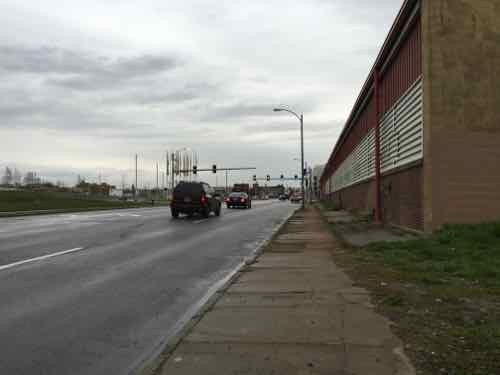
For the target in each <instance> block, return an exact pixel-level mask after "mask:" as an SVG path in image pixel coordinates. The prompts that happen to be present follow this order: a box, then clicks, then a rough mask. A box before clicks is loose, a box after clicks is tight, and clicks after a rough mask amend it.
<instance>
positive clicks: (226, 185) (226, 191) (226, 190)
mask: <svg viewBox="0 0 500 375" xmlns="http://www.w3.org/2000/svg"><path fill="white" fill-rule="evenodd" d="M227 192H228V190H227V169H226V193H227Z"/></svg>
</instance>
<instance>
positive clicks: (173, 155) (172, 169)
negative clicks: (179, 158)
mask: <svg viewBox="0 0 500 375" xmlns="http://www.w3.org/2000/svg"><path fill="white" fill-rule="evenodd" d="M170 162H171V164H172V168H171V172H172V197H173V194H174V188H175V177H174V176H175V173H174V172H175V167H174V166H175V153H173V152H172V158H171V159H170Z"/></svg>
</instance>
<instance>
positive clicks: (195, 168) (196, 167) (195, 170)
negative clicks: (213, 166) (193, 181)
mask: <svg viewBox="0 0 500 375" xmlns="http://www.w3.org/2000/svg"><path fill="white" fill-rule="evenodd" d="M197 173H198V166H197V165H193V174H197Z"/></svg>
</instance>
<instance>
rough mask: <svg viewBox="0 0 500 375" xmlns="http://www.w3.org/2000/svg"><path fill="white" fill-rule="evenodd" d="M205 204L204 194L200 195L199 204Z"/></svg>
mask: <svg viewBox="0 0 500 375" xmlns="http://www.w3.org/2000/svg"><path fill="white" fill-rule="evenodd" d="M206 203H207V198H206V197H205V194H202V196H201V204H206Z"/></svg>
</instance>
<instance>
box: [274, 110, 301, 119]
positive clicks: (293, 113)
mask: <svg viewBox="0 0 500 375" xmlns="http://www.w3.org/2000/svg"><path fill="white" fill-rule="evenodd" d="M282 111H284V112H288V113H291V114H292V115H294V116H295V117H297V119H298V120H299V121H300V116H299V115H298V114H296V113H295V112H294V111H292V110H290V109H286V108H274V112H282Z"/></svg>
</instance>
